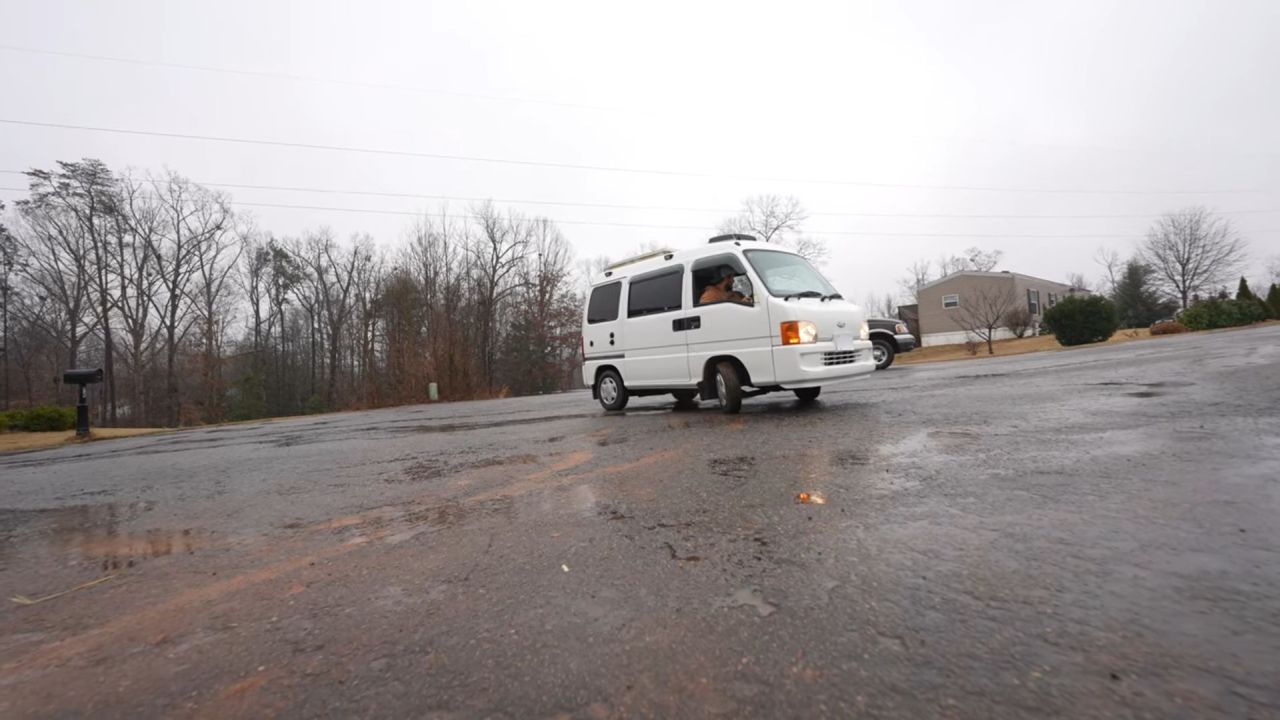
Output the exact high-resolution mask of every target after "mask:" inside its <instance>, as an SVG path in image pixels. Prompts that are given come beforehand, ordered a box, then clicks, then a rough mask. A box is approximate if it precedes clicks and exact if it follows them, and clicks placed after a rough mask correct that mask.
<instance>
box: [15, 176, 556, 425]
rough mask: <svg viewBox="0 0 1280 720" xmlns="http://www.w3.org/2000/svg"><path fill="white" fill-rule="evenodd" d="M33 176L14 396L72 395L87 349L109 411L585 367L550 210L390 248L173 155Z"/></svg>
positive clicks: (226, 407)
mask: <svg viewBox="0 0 1280 720" xmlns="http://www.w3.org/2000/svg"><path fill="white" fill-rule="evenodd" d="M27 178H28V184H29V192H28V196H27V197H26V198H25V199H23V200H19V201H17V202H15V203H14V204H13V207H12V208H11V210H12V212H10V213H9V214H8V215H7V216H3V215H0V217H8V218H9V227H7V228H6V227H5V226H4V225H0V251H2V252H3V254H2V255H0V273H2V275H0V282H2V284H0V300H3V305H2V306H0V320H2V322H3V327H2V328H0V330H2V331H3V346H2V351H3V352H2V353H0V355H2V357H0V361H2V362H3V368H2V374H3V376H2V379H0V380H2V382H3V385H2V387H3V393H4V394H3V401H4V407H5V408H6V409H7V408H9V407H23V406H35V405H41V404H66V403H69V402H71V401H72V397H73V396H72V392H71V390H72V389H70V388H67V387H65V386H63V385H62V384H61V382H60V380H61V372H62V370H64V369H66V368H68V367H76V366H101V367H102V368H103V370H104V373H105V381H104V383H103V385H102V386H101V387H100V388H99V389H98V390H97V391H96V395H95V398H96V408H95V410H96V414H97V416H98V422H101V423H104V424H109V425H133V426H150V425H165V426H177V425H186V424H195V423H209V422H219V421H223V420H231V419H251V418H258V417H267V416H276V415H287V414H297V413H303V412H316V411H321V410H330V409H343V408H356V407H374V406H381V405H392V404H400V403H408V402H419V401H424V400H426V399H427V398H428V385H429V383H437V384H438V388H439V392H440V394H441V396H442V397H443V398H445V399H466V398H483V397H494V396H500V395H506V394H516V395H519V394H530V393H539V392H551V391H558V390H563V389H567V388H570V387H573V386H574V385H575V383H576V380H575V377H576V370H577V367H578V366H579V363H580V358H579V352H580V351H579V343H578V335H579V332H578V323H579V313H580V308H581V305H580V300H579V297H580V296H579V295H578V288H577V287H575V283H574V278H573V277H572V272H571V268H572V267H573V253H572V250H571V248H570V246H569V244H568V242H567V241H566V240H565V238H564V236H563V235H562V234H561V232H560V230H559V229H558V228H557V227H556V226H555V224H554V223H552V222H551V221H549V220H546V219H542V218H533V217H525V216H523V215H520V214H518V213H515V212H509V211H502V210H500V209H499V208H497V207H495V206H494V205H493V204H491V203H485V204H481V205H478V206H476V207H473V208H470V209H469V210H468V211H467V212H465V213H451V212H450V211H448V210H447V209H441V210H440V211H439V212H437V213H433V214H429V215H424V216H423V217H422V218H421V219H420V220H418V221H417V222H416V223H415V224H414V225H413V226H412V227H411V228H409V231H408V232H407V237H406V239H405V240H404V241H403V242H401V243H400V244H399V245H398V246H396V247H394V248H387V247H379V246H377V245H375V244H374V241H373V239H372V238H371V237H369V236H367V235H356V236H353V237H352V238H350V239H348V240H346V241H342V240H339V239H338V238H336V237H335V236H334V235H333V233H332V232H330V231H329V230H327V229H323V228H321V229H316V230H312V231H308V232H304V233H303V234H302V235H301V236H298V237H276V236H274V235H272V234H271V233H270V232H266V231H263V230H261V229H259V228H257V227H256V226H255V224H254V223H253V221H252V219H251V218H249V217H246V216H243V215H240V214H238V213H236V212H235V211H234V210H233V209H232V207H231V203H230V199H229V198H228V197H227V196H226V195H225V194H223V193H220V192H216V191H214V190H211V189H209V188H205V187H202V186H200V185H198V184H196V183H193V182H191V181H189V180H187V179H185V178H183V177H182V176H180V175H178V174H176V173H172V172H169V173H165V174H163V175H142V176H139V175H135V174H132V173H127V172H113V171H112V170H110V169H109V168H108V167H107V166H106V165H104V164H103V163H101V162H99V161H96V160H83V161H80V162H60V163H58V165H57V167H56V168H55V169H51V170H31V171H29V172H27ZM3 209H4V208H3V207H2V206H0V211H2V210H3Z"/></svg>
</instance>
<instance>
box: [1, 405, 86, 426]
mask: <svg viewBox="0 0 1280 720" xmlns="http://www.w3.org/2000/svg"><path fill="white" fill-rule="evenodd" d="M75 426H76V409H75V408H69V407H52V406H45V407H34V408H30V409H28V410H10V411H8V412H5V413H0V430H14V431H19V432H57V431H59V430H71V429H73V428H75Z"/></svg>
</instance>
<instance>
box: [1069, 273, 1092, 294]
mask: <svg viewBox="0 0 1280 720" xmlns="http://www.w3.org/2000/svg"><path fill="white" fill-rule="evenodd" d="M1067 284H1068V285H1070V286H1071V287H1073V288H1079V289H1080V290H1088V289H1089V281H1088V280H1087V279H1085V276H1084V273H1078V272H1073V273H1067Z"/></svg>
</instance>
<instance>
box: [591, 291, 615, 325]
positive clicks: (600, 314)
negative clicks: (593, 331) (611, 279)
mask: <svg viewBox="0 0 1280 720" xmlns="http://www.w3.org/2000/svg"><path fill="white" fill-rule="evenodd" d="M621 298H622V283H620V282H615V283H609V284H608V285H601V286H600V287H598V288H596V289H594V290H592V291H591V302H589V303H587V324H589V325H595V324H596V323H602V322H613V321H614V320H617V319H618V300H619V299H621Z"/></svg>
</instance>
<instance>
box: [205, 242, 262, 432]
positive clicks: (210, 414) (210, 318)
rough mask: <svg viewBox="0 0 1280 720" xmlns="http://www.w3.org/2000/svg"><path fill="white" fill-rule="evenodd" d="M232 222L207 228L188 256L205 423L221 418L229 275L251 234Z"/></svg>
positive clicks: (229, 306)
mask: <svg viewBox="0 0 1280 720" xmlns="http://www.w3.org/2000/svg"><path fill="white" fill-rule="evenodd" d="M232 225H233V224H232V222H230V221H229V220H228V221H227V222H221V223H217V224H216V225H213V226H210V227H209V228H208V229H207V232H206V233H205V234H204V236H203V237H202V238H201V240H200V241H199V242H197V243H196V244H195V247H194V250H193V252H192V253H191V262H192V264H193V266H194V271H193V272H192V280H193V283H192V286H191V290H190V292H191V300H192V303H191V304H192V309H193V310H194V311H195V314H196V328H197V336H198V340H199V342H200V346H201V348H202V350H203V352H202V354H201V357H200V379H201V386H202V388H203V392H202V393H201V394H202V395H203V397H202V398H201V404H202V405H203V406H204V419H205V422H218V421H221V420H223V419H224V417H225V415H224V408H223V398H224V397H225V396H226V388H225V387H224V386H223V381H222V358H223V355H224V345H223V342H224V339H225V337H226V331H227V327H228V325H230V323H231V319H232V315H233V304H234V299H233V297H232V295H231V292H230V291H231V285H232V281H231V272H232V271H233V270H235V268H236V265H237V262H238V261H239V259H240V253H241V252H242V251H243V248H244V240H243V238H245V237H246V236H248V235H249V234H250V233H251V232H252V228H251V226H249V225H248V224H247V223H243V224H241V226H240V227H233V226H232Z"/></svg>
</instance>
